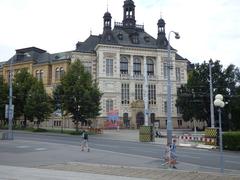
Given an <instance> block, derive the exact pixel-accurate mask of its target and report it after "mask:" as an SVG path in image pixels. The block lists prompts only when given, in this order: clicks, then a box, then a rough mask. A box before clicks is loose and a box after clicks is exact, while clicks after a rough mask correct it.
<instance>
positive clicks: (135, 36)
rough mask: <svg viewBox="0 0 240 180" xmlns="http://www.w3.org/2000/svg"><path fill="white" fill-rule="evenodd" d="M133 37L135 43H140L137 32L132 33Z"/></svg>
mask: <svg viewBox="0 0 240 180" xmlns="http://www.w3.org/2000/svg"><path fill="white" fill-rule="evenodd" d="M131 39H132V43H133V44H139V38H138V35H137V34H134V35H132V36H131Z"/></svg>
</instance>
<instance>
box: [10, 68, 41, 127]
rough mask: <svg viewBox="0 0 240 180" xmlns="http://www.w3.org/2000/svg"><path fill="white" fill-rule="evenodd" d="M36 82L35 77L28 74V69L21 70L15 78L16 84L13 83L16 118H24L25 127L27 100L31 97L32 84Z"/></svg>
mask: <svg viewBox="0 0 240 180" xmlns="http://www.w3.org/2000/svg"><path fill="white" fill-rule="evenodd" d="M34 81H37V80H36V79H34V77H33V76H32V75H31V74H30V73H29V72H28V70H27V69H25V68H24V69H21V70H20V72H19V73H17V74H16V75H15V77H14V83H13V94H14V97H15V98H14V100H13V104H14V106H15V109H14V116H15V118H16V117H20V116H22V115H23V116H24V120H25V121H24V126H25V127H26V125H27V124H26V117H25V114H26V112H25V108H24V107H25V105H26V100H27V97H28V95H29V91H30V89H31V87H32V84H34Z"/></svg>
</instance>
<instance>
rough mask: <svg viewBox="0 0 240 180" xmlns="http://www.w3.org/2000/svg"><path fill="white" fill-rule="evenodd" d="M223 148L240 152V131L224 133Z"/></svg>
mask: <svg viewBox="0 0 240 180" xmlns="http://www.w3.org/2000/svg"><path fill="white" fill-rule="evenodd" d="M223 148H224V149H228V150H233V151H240V131H235V132H234V131H233V132H226V133H223Z"/></svg>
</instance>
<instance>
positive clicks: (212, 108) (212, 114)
mask: <svg viewBox="0 0 240 180" xmlns="http://www.w3.org/2000/svg"><path fill="white" fill-rule="evenodd" d="M209 84H210V112H211V128H214V127H215V125H214V107H213V87H212V59H210V60H209Z"/></svg>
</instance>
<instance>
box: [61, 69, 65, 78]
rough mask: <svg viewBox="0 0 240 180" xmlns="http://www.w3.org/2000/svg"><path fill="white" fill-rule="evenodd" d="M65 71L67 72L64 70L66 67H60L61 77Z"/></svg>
mask: <svg viewBox="0 0 240 180" xmlns="http://www.w3.org/2000/svg"><path fill="white" fill-rule="evenodd" d="M64 73H65V72H64V69H63V67H61V68H60V78H62V77H63V75H64Z"/></svg>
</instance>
